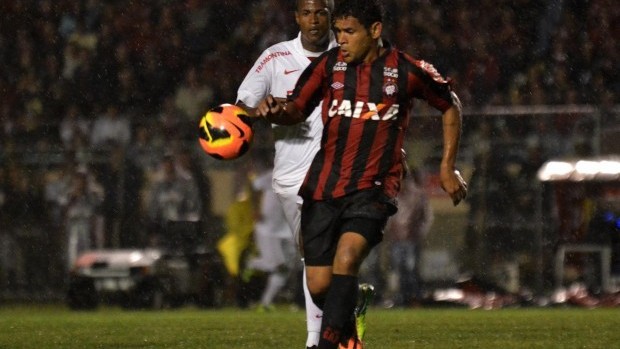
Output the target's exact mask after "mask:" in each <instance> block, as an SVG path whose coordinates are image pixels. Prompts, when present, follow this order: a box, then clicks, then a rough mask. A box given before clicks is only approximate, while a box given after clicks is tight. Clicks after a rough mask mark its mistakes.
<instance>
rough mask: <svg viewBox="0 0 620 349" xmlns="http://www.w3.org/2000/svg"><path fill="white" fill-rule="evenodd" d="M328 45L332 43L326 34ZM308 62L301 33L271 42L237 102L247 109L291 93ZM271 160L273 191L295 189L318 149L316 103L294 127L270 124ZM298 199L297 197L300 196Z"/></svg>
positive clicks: (318, 110)
mask: <svg viewBox="0 0 620 349" xmlns="http://www.w3.org/2000/svg"><path fill="white" fill-rule="evenodd" d="M330 39H331V40H330V45H329V48H332V47H334V46H335V45H336V42H335V40H334V36H333V34H331V33H330ZM309 64H310V59H309V58H308V57H307V55H306V53H305V51H304V48H303V47H302V45H301V33H300V34H299V35H298V36H297V38H295V39H293V40H289V41H283V42H280V43H278V44H275V45H273V46H271V47H269V48H268V49H266V50H265V51H263V53H262V54H261V55H260V57H258V59H257V60H256V62H255V63H254V66H253V67H252V69H251V70H250V71H249V72H248V74H247V75H246V77H245V79H244V80H243V82H242V83H241V85H240V86H239V90H238V91H237V102H239V101H241V102H243V103H244V104H245V105H247V106H248V107H250V108H256V107H257V106H258V103H259V102H260V101H261V100H263V99H264V98H265V97H267V95H268V94H271V95H272V96H274V97H280V98H285V97H287V96H288V95H289V94H291V93H292V92H293V89H294V88H295V84H296V83H297V79H298V78H299V76H300V75H301V73H302V72H303V71H304V69H305V68H306V67H307V66H308V65H309ZM272 127H273V129H274V130H273V131H274V138H275V159H274V170H273V186H274V189H275V190H276V192H289V191H291V190H294V191H295V193H296V192H297V191H298V190H299V187H300V186H301V183H302V182H303V180H304V178H305V176H306V172H307V171H308V168H310V164H311V162H312V159H313V158H314V155H315V154H316V152H317V151H318V149H319V146H320V142H321V133H322V132H323V122H322V120H321V106H320V105H319V106H318V107H317V108H316V109H315V110H314V111H313V112H312V114H310V116H308V118H307V119H306V121H305V122H303V123H300V124H297V125H294V126H278V125H273V126H272ZM300 200H301V199H300Z"/></svg>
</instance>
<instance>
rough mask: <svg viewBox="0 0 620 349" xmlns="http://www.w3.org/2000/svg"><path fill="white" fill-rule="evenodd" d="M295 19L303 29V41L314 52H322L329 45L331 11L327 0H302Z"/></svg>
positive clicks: (305, 46)
mask: <svg viewBox="0 0 620 349" xmlns="http://www.w3.org/2000/svg"><path fill="white" fill-rule="evenodd" d="M295 21H297V24H298V25H299V30H300V31H301V43H302V45H303V46H304V48H305V49H306V50H308V51H312V52H322V51H325V50H327V47H328V46H329V31H330V27H329V25H330V22H331V13H330V10H329V8H328V6H327V1H326V0H300V1H299V2H298V7H297V11H295Z"/></svg>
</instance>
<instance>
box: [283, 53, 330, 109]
mask: <svg viewBox="0 0 620 349" xmlns="http://www.w3.org/2000/svg"><path fill="white" fill-rule="evenodd" d="M328 52H329V51H328ZM328 57H329V56H328V55H327V54H326V53H324V54H323V55H321V56H319V57H318V58H317V59H315V60H313V61H312V62H311V63H310V65H309V66H308V67H307V68H306V69H305V70H304V72H303V73H301V76H300V77H299V80H297V84H296V85H295V90H294V91H293V93H292V94H291V95H290V96H289V97H288V100H289V102H292V103H294V104H295V107H296V108H297V109H298V110H301V111H302V113H303V115H306V117H307V116H308V115H310V114H311V113H312V111H313V110H314V109H315V108H316V107H317V106H318V105H319V104H320V103H321V100H322V98H323V94H322V88H323V82H324V79H325V76H326V74H325V72H326V66H327V58H328Z"/></svg>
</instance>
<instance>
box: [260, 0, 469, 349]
mask: <svg viewBox="0 0 620 349" xmlns="http://www.w3.org/2000/svg"><path fill="white" fill-rule="evenodd" d="M333 23H334V31H335V34H336V41H337V42H338V45H339V47H337V48H334V49H331V50H329V51H327V52H325V53H324V54H322V55H321V56H320V57H318V58H317V59H315V60H313V61H312V63H311V64H310V66H308V68H307V69H306V70H305V71H304V72H303V73H302V74H301V76H300V78H299V80H298V82H297V84H296V86H295V89H294V91H293V93H292V95H290V96H289V97H288V98H287V100H286V101H281V100H277V99H274V98H273V96H267V97H266V98H265V99H264V100H262V101H261V102H260V103H259V104H258V108H257V110H256V113H257V115H258V116H261V117H264V118H266V119H267V120H268V121H269V122H272V123H276V124H280V125H294V124H297V123H299V122H303V121H304V120H305V119H306V115H308V111H311V110H313V109H314V108H316V107H317V106H318V105H320V104H321V103H322V106H321V118H322V120H323V124H324V127H323V134H322V137H321V148H320V149H319V151H318V153H317V154H316V155H315V157H314V160H313V162H312V164H311V166H310V169H309V171H308V173H307V174H306V178H305V179H304V182H303V184H302V187H301V188H300V194H301V196H302V198H303V207H302V217H301V228H302V231H301V235H302V243H303V253H304V258H305V263H306V271H307V278H308V288H309V290H310V293H311V295H312V297H313V299H314V300H315V303H317V304H322V305H323V311H324V314H323V323H322V327H321V339H320V341H319V346H318V348H319V349H333V348H338V347H339V346H340V347H343V348H347V347H349V348H352V347H357V348H360V347H361V345H362V343H361V342H359V341H358V340H357V339H356V338H355V330H354V327H355V326H354V324H353V323H352V321H351V319H352V314H353V312H354V309H355V301H356V297H355V294H356V293H357V291H358V279H357V277H358V273H359V267H360V265H361V263H362V262H363V261H364V259H365V258H366V256H367V255H368V253H369V251H370V250H371V249H372V248H373V247H374V246H376V245H377V244H378V243H379V242H380V241H381V240H382V236H383V228H384V226H385V223H386V221H387V219H388V217H389V216H390V215H392V214H394V212H395V211H396V210H397V203H396V200H395V197H396V194H397V193H398V191H399V189H400V181H401V178H402V175H403V171H404V169H403V163H402V161H401V160H402V155H401V148H402V146H403V139H404V136H405V133H406V130H407V127H408V124H409V121H410V116H409V112H410V110H411V107H412V104H413V102H414V100H415V99H420V100H424V101H426V102H427V103H428V104H429V105H431V106H433V107H434V108H436V109H438V110H439V111H440V112H441V113H442V124H443V156H442V161H441V165H440V169H439V171H440V181H441V186H442V188H443V189H444V190H445V191H446V192H447V194H448V195H449V196H450V197H451V199H452V201H453V203H454V204H455V205H457V204H458V203H459V202H460V201H461V200H462V199H464V198H465V196H466V194H467V184H466V183H465V181H464V180H463V178H462V177H461V176H460V175H459V174H458V171H456V158H457V153H458V146H459V141H460V134H461V126H462V120H461V118H462V116H461V105H460V102H459V99H458V97H457V95H456V93H454V92H453V91H452V88H451V84H450V82H449V80H446V79H444V78H443V77H442V76H441V75H440V74H439V73H438V72H437V71H436V70H435V68H434V67H433V66H432V65H431V64H429V63H427V62H424V61H422V60H418V59H415V58H413V57H411V56H409V55H408V54H405V53H403V52H401V51H399V50H397V49H396V48H394V47H392V46H391V45H390V44H389V43H388V42H387V41H385V40H383V39H382V37H381V33H382V28H383V9H382V6H381V3H380V1H378V0H341V1H340V2H339V3H338V6H336V9H335V11H334V14H333Z"/></svg>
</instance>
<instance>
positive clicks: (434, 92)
mask: <svg viewBox="0 0 620 349" xmlns="http://www.w3.org/2000/svg"><path fill="white" fill-rule="evenodd" d="M411 61H412V63H413V69H412V71H411V74H410V75H409V85H410V88H411V89H412V91H413V95H414V97H416V98H420V99H423V100H426V101H427V102H428V104H429V105H431V106H432V107H434V108H436V109H438V110H439V111H441V112H445V111H446V110H448V109H449V108H450V107H451V106H452V105H453V99H452V93H451V92H452V86H451V85H452V84H451V81H450V80H449V79H445V78H444V77H443V76H441V74H439V72H438V71H437V69H435V67H434V66H433V65H432V64H430V63H428V62H425V61H421V60H413V59H411Z"/></svg>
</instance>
